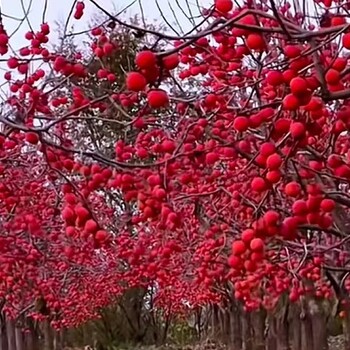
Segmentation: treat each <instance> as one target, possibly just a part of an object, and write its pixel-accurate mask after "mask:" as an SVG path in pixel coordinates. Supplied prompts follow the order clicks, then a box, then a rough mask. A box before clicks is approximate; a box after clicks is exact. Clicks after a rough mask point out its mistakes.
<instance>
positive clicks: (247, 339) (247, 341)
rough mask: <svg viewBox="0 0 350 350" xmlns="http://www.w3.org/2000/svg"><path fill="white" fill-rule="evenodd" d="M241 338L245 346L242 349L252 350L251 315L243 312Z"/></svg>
mask: <svg viewBox="0 0 350 350" xmlns="http://www.w3.org/2000/svg"><path fill="white" fill-rule="evenodd" d="M243 337H244V345H245V346H244V349H245V350H253V334H252V322H251V314H250V313H249V312H245V313H244V317H243Z"/></svg>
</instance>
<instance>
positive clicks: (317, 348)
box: [308, 300, 328, 350]
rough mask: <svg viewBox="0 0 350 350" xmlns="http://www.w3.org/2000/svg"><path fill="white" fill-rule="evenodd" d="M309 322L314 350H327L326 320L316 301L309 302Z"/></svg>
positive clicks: (320, 306)
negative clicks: (310, 323)
mask: <svg viewBox="0 0 350 350" xmlns="http://www.w3.org/2000/svg"><path fill="white" fill-rule="evenodd" d="M308 306H309V313H310V320H311V322H312V335H313V346H314V350H328V341H327V320H326V315H325V312H324V310H323V309H322V305H320V303H319V302H317V301H316V300H310V301H309V305H308Z"/></svg>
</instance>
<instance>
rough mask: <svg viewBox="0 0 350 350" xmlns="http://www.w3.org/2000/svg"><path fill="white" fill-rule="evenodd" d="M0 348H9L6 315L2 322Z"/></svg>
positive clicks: (3, 316)
mask: <svg viewBox="0 0 350 350" xmlns="http://www.w3.org/2000/svg"><path fill="white" fill-rule="evenodd" d="M0 350H8V344H7V334H6V321H5V315H2V318H1V322H0Z"/></svg>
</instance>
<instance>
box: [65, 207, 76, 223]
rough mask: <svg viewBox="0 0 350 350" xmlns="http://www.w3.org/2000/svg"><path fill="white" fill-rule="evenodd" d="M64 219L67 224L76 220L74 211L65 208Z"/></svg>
mask: <svg viewBox="0 0 350 350" xmlns="http://www.w3.org/2000/svg"><path fill="white" fill-rule="evenodd" d="M62 219H63V220H64V221H66V222H71V221H73V220H74V219H75V214H74V211H73V210H72V209H71V208H69V207H65V208H64V209H63V210H62Z"/></svg>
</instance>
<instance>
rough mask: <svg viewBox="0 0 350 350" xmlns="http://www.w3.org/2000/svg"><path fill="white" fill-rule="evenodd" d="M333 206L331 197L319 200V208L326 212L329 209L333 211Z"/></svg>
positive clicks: (328, 211)
mask: <svg viewBox="0 0 350 350" xmlns="http://www.w3.org/2000/svg"><path fill="white" fill-rule="evenodd" d="M334 208H335V202H334V200H333V199H328V198H326V199H323V200H322V202H321V209H322V210H323V211H324V212H326V213H330V212H331V211H333V210H334Z"/></svg>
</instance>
